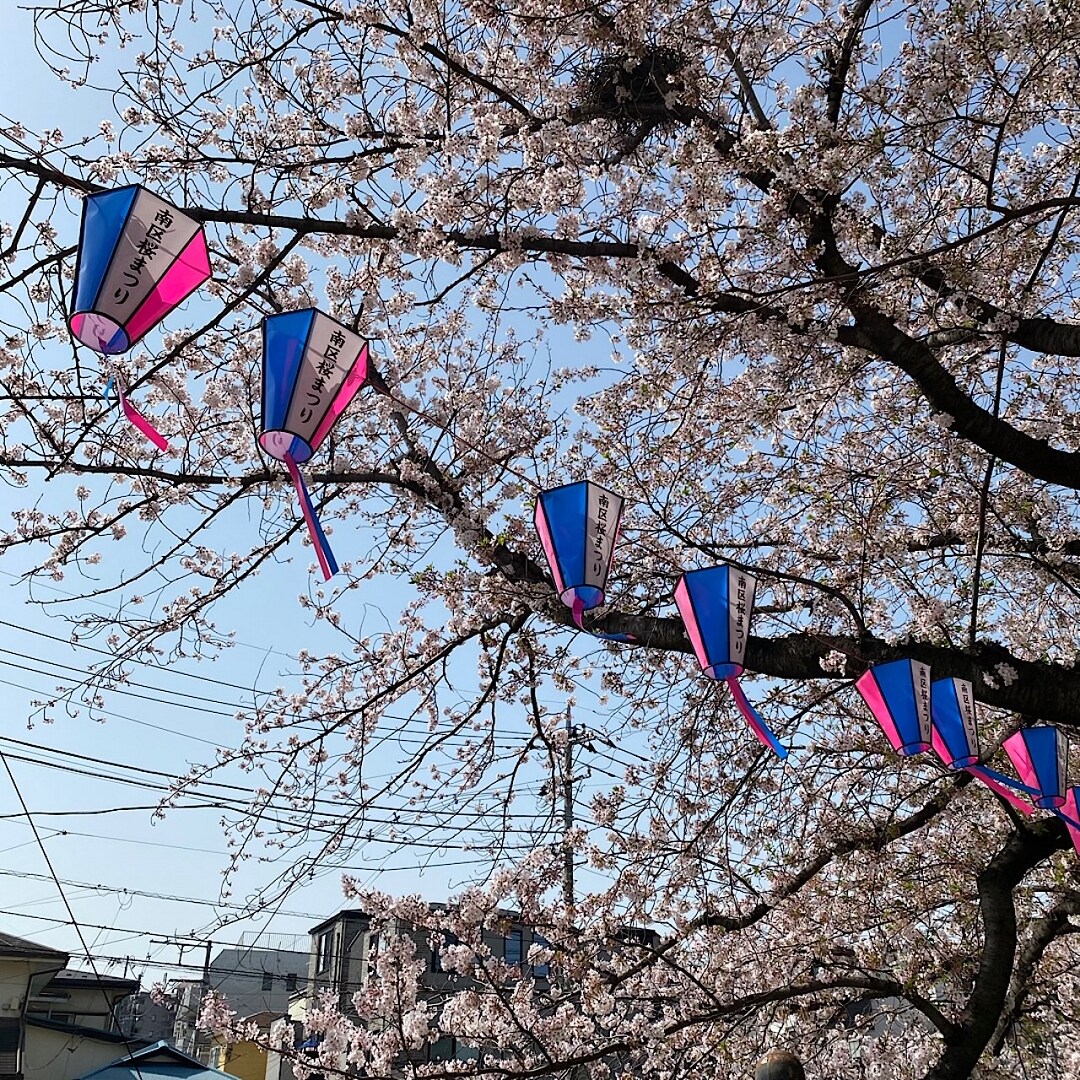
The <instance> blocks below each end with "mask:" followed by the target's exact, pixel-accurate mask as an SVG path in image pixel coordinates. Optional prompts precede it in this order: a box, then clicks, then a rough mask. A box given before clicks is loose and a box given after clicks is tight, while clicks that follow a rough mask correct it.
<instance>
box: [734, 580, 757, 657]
mask: <svg viewBox="0 0 1080 1080" xmlns="http://www.w3.org/2000/svg"><path fill="white" fill-rule="evenodd" d="M756 589H757V578H754V577H751V576H750V575H749V574H748V573H747V572H746V571H745V570H737V569H736V568H735V567H734V566H729V567H728V658H729V660H730V661H731V663H733V664H740V665H741V664H742V662H743V657H744V656H746V640H747V638H748V637H749V636H750V615H751V614H752V613H753V610H754V592H755V591H756Z"/></svg>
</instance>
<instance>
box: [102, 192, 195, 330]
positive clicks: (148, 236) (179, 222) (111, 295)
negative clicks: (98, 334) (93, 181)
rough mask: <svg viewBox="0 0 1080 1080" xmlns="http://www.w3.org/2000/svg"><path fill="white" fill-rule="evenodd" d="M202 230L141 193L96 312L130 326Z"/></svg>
mask: <svg viewBox="0 0 1080 1080" xmlns="http://www.w3.org/2000/svg"><path fill="white" fill-rule="evenodd" d="M198 231H199V223H198V222H197V221H195V220H194V219H193V218H189V217H188V216H187V214H182V213H181V212H180V211H179V210H177V209H176V207H175V206H170V205H169V203H167V202H165V200H164V199H159V198H158V197H157V196H156V195H155V194H154V193H153V192H152V191H147V190H146V189H145V188H140V189H139V191H138V192H136V194H135V201H134V202H133V203H132V206H131V210H130V212H129V213H128V216H127V221H125V222H124V228H123V230H122V231H121V233H120V236H119V238H118V239H117V241H116V250H115V251H114V252H113V255H112V259H111V260H110V261H109V269H108V272H107V273H106V275H105V281H104V283H103V284H102V286H101V291H100V292H99V294H98V297H97V304H96V305H95V308H96V310H97V311H99V312H101V314H103V315H108V316H109V317H110V318H112V319H115V320H116V321H117V322H118V323H120V324H121V325H123V324H125V323H126V322H127V320H128V319H129V318H130V317H131V315H132V314H133V312H134V311H135V310H136V309H137V308H138V306H139V305H140V304H141V303H142V302H143V301H144V300H145V299H146V298H147V297H148V296H149V295H150V293H151V291H152V290H153V288H154V286H155V285H157V283H158V282H159V281H161V279H162V278H163V277H164V276H165V273H166V271H167V270H168V269H169V267H170V266H172V264H173V263H174V262H175V261H176V259H177V256H179V255H180V254H181V252H182V251H183V250H184V248H186V247H187V246H188V244H189V243H191V238H192V237H193V236H194V235H195V234H196V233H197V232H198Z"/></svg>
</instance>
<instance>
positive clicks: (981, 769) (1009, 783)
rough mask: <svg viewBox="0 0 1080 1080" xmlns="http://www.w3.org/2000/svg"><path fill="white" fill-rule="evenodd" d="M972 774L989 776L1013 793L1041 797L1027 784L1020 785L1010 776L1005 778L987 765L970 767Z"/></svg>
mask: <svg viewBox="0 0 1080 1080" xmlns="http://www.w3.org/2000/svg"><path fill="white" fill-rule="evenodd" d="M971 769H972V771H973V772H977V773H980V774H981V775H982V776H989V777H990V779H991V780H996V781H997V782H998V783H999V784H1004V785H1005V786H1006V787H1010V788H1012V789H1013V791H1022V792H1023V793H1024V794H1025V795H1036V796H1037V795H1041V794H1042V792H1041V791H1040V790H1039V789H1038V788H1033V787H1028V785H1027V784H1021V783H1020V781H1019V780H1014V779H1013V778H1012V777H1011V776H1006V775H1005V774H1004V773H999V772H998V771H997V769H991V768H990V766H989V765H972V766H971Z"/></svg>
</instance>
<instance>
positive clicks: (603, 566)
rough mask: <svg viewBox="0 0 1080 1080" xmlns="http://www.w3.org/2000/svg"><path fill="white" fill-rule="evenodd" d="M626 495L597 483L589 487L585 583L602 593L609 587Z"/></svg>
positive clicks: (586, 496) (586, 491)
mask: <svg viewBox="0 0 1080 1080" xmlns="http://www.w3.org/2000/svg"><path fill="white" fill-rule="evenodd" d="M622 504H623V500H622V496H621V495H615V494H614V493H613V492H610V491H607V490H605V489H604V488H602V487H598V486H597V485H596V484H588V485H587V486H586V488H585V530H586V532H585V580H584V581H583V582H582V584H583V585H592V586H593V587H594V588H597V589H599V590H600V591H601V592H603V590H604V586H605V585H606V584H607V576H608V569H609V568H610V567H611V552H612V550H613V549H614V547H615V537H616V536H617V534H618V531H619V517H620V516H621V514H622Z"/></svg>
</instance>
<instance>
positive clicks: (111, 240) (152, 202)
mask: <svg viewBox="0 0 1080 1080" xmlns="http://www.w3.org/2000/svg"><path fill="white" fill-rule="evenodd" d="M209 277H210V253H209V252H208V251H207V247H206V236H205V234H204V233H203V229H202V226H201V225H200V224H199V223H198V222H197V221H196V220H195V219H194V218H191V217H188V215H187V214H185V213H183V212H182V211H180V210H177V208H176V207H175V206H173V205H172V204H171V203H167V202H166V201H165V200H164V199H161V198H159V197H158V196H157V195H155V194H154V193H153V192H151V191H147V190H146V188H144V187H141V186H140V185H138V184H132V185H131V186H130V187H122V188H117V189H116V190H114V191H103V192H101V193H100V194H97V195H88V196H87V197H86V198H85V200H84V201H83V216H82V231H81V233H80V235H79V255H78V261H77V262H76V265H75V303H74V310H73V312H72V315H71V322H70V326H71V332H72V334H73V335H74V336H75V337H76V338H77V339H78V340H79V341H81V342H82V343H83V344H84V345H88V346H90V348H92V349H96V350H97V351H98V352H100V353H104V354H106V355H112V354H114V353H122V352H126V351H127V350H128V349H130V348H131V347H132V345H134V344H135V343H136V342H137V341H138V340H139V339H140V338H141V337H142V336H143V335H144V334H145V333H146V332H147V331H148V330H150V329H151V328H153V327H154V326H156V325H157V323H159V322H160V321H161V320H162V319H163V318H164V317H165V316H166V315H168V314H169V312H170V311H172V310H173V309H174V308H175V307H176V306H177V305H179V304H180V303H182V302H183V301H184V300H186V299H187V297H188V296H190V295H191V294H192V293H193V292H194V291H195V290H196V289H197V288H198V287H199V286H200V285H201V284H202V283H203V282H204V281H206V280H207V278H209Z"/></svg>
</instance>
